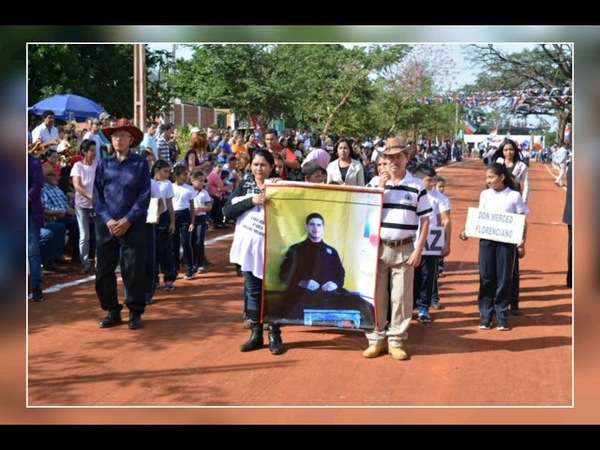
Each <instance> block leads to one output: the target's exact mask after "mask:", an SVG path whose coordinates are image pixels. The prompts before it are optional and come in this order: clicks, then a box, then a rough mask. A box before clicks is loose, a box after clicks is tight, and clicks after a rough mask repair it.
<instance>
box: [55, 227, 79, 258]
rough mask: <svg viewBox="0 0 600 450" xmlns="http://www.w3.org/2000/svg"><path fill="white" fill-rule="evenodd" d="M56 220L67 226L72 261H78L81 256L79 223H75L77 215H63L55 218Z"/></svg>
mask: <svg viewBox="0 0 600 450" xmlns="http://www.w3.org/2000/svg"><path fill="white" fill-rule="evenodd" d="M56 222H58V223H62V224H64V225H65V226H66V227H67V231H68V232H69V236H70V238H71V247H72V251H73V254H72V256H73V261H79V260H80V258H81V257H80V253H79V224H78V223H77V217H75V216H64V217H60V218H58V219H56Z"/></svg>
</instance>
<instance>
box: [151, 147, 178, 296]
mask: <svg viewBox="0 0 600 450" xmlns="http://www.w3.org/2000/svg"><path fill="white" fill-rule="evenodd" d="M170 174H171V166H170V165H169V163H168V162H167V161H165V160H164V159H159V160H157V161H156V162H155V163H154V165H153V166H152V170H151V172H150V176H151V177H152V178H154V180H155V181H156V182H157V183H158V187H159V190H160V196H161V200H162V202H163V207H162V208H160V209H161V210H162V211H163V212H162V213H161V214H160V216H159V217H158V223H157V224H156V229H155V232H156V233H155V235H156V264H157V267H156V271H155V273H156V280H155V282H156V284H158V283H159V280H158V277H159V274H160V272H162V273H163V281H164V283H165V291H172V290H174V289H175V287H174V285H173V283H174V282H175V278H177V271H176V270H175V262H174V261H173V241H172V240H171V236H172V235H173V233H174V232H175V211H174V209H173V196H174V195H175V194H174V192H173V184H172V183H171V181H170V180H169V176H170Z"/></svg>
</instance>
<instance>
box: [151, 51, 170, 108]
mask: <svg viewBox="0 0 600 450" xmlns="http://www.w3.org/2000/svg"><path fill="white" fill-rule="evenodd" d="M146 67H147V69H146V70H147V77H146V114H147V116H148V117H147V118H148V119H153V118H154V117H157V116H161V115H166V114H169V113H170V112H171V110H172V108H173V98H174V97H175V94H174V89H173V87H172V86H171V84H170V83H168V82H167V78H168V76H169V74H170V73H171V71H172V70H173V67H174V61H173V53H171V52H169V51H166V50H150V49H149V48H148V46H146Z"/></svg>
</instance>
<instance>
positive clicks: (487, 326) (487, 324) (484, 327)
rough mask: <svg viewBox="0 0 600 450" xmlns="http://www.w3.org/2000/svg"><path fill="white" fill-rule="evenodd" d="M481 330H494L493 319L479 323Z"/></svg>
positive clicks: (482, 320)
mask: <svg viewBox="0 0 600 450" xmlns="http://www.w3.org/2000/svg"><path fill="white" fill-rule="evenodd" d="M479 328H480V329H482V330H489V329H491V328H492V319H488V320H486V319H481V320H480V321H479Z"/></svg>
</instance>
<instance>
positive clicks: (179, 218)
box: [172, 209, 194, 275]
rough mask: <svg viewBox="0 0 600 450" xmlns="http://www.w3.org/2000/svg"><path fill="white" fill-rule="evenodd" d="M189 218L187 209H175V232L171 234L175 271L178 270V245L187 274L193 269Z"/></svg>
mask: <svg viewBox="0 0 600 450" xmlns="http://www.w3.org/2000/svg"><path fill="white" fill-rule="evenodd" d="M191 220H192V218H191V217H190V210H189V209H184V210H181V211H175V232H174V233H173V235H172V240H173V259H174V262H175V268H176V269H177V270H176V272H179V250H180V247H181V248H183V265H184V267H185V272H186V274H188V275H189V274H191V273H192V272H193V271H194V261H193V252H192V234H191V233H190V231H189V229H190V221H191Z"/></svg>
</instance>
